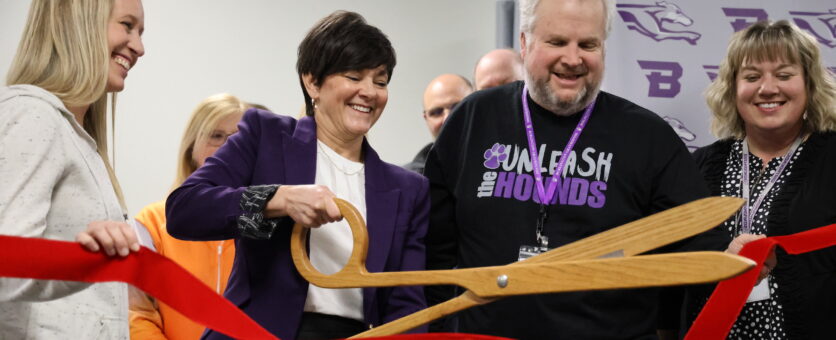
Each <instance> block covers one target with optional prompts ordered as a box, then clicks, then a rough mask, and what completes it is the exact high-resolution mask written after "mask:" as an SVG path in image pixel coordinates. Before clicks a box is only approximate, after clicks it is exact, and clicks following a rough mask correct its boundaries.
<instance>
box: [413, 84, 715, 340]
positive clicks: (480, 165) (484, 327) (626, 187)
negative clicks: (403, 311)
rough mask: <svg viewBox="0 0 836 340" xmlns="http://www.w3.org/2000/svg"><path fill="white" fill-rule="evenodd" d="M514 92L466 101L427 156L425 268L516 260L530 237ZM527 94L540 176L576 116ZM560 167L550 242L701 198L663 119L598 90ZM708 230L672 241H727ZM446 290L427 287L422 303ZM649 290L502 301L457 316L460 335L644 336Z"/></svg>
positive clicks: (534, 212)
mask: <svg viewBox="0 0 836 340" xmlns="http://www.w3.org/2000/svg"><path fill="white" fill-rule="evenodd" d="M522 87H523V83H522V82H516V83H512V84H508V85H505V86H502V87H498V88H494V89H490V90H487V91H481V92H477V93H475V94H473V95H471V96H470V97H468V98H467V99H465V100H464V101H463V102H462V103H461V104H460V105H459V106H458V107H457V109H456V110H455V111H454V112H453V114H452V115H451V117H450V118H449V119H448V121H447V122H446V125H445V127H444V129H443V130H442V133H441V135H440V136H439V137H438V140H437V141H436V143H435V145H434V148H433V149H432V151H431V152H430V155H429V158H428V160H427V164H426V169H425V175H426V176H427V177H429V179H430V195H431V201H432V209H431V216H430V230H429V233H428V235H427V267H428V268H429V269H446V268H452V267H455V266H457V267H459V268H470V267H482V266H492V265H503V264H508V263H512V262H514V261H516V260H517V257H518V253H519V248H520V246H521V245H535V244H536V240H535V224H536V220H537V217H538V212H539V203H537V202H539V198H537V190H536V188H535V186H534V177H533V176H532V172H531V168H532V166H531V161H530V160H529V159H530V157H529V153H528V143H527V139H526V137H525V129H524V126H523V115H522V104H521V101H520V97H521V94H522ZM528 100H529V106H530V107H531V111H532V112H531V116H532V121H533V124H534V131H535V136H536V140H537V144H538V145H537V147H538V151H539V154H540V159H541V162H540V165H539V166H540V167H541V168H542V169H546V170H545V171H546V172H543V178H544V182H545V183H548V179H550V178H551V174H552V173H553V171H554V170H553V169H554V167H556V165H557V163H558V160H559V158H560V153H561V152H562V150H563V147H564V146H565V145H566V143H567V141H568V140H569V138H570V136H571V133H572V131H573V130H574V129H575V127H576V126H577V124H578V121H579V120H580V117H581V114H574V115H572V116H568V117H561V116H557V115H555V114H553V113H551V112H549V111H547V110H546V109H544V108H542V107H540V106H539V105H537V104H536V103H534V102H533V101H531V100H530V98H529V99H528ZM566 164H567V165H566V176H565V178H564V179H563V180H561V183H560V185H559V186H558V188H557V190H556V192H557V193H556V195H555V198H554V201H553V202H554V204H552V205H551V206H549V218H548V220H547V221H546V225H545V230H544V232H545V235H546V236H548V237H549V245H550V247H559V246H561V245H564V244H567V243H570V242H572V241H576V240H579V239H582V238H585V237H588V236H591V235H593V234H596V233H598V232H601V231H604V230H607V229H610V228H613V227H617V226H619V225H622V224H624V223H627V222H630V221H633V220H636V219H639V218H641V217H644V216H647V215H650V214H653V213H655V212H659V211H662V210H665V209H668V208H671V207H674V206H677V205H680V204H683V203H687V202H690V201H692V200H695V199H698V198H701V197H704V196H707V194H708V192H707V189H706V187H705V184H704V182H703V180H702V176H700V174H699V172H698V171H697V168H696V166H695V164H694V161H693V160H692V158H691V157H690V154H689V153H688V151H687V149H686V147H685V145H684V144H683V143H682V142H681V141H680V140H679V138H678V137H677V135H676V134H675V133H674V131H673V130H672V129H671V128H670V127H669V126H668V124H667V123H665V122H664V121H663V120H662V119H661V118H659V117H658V116H656V115H655V114H654V113H652V112H650V111H648V110H646V109H644V108H641V107H639V106H637V105H635V104H633V103H631V102H629V101H627V100H625V99H622V98H620V97H617V96H614V95H612V94H608V93H605V92H601V93H600V94H599V95H598V99H597V103H596V105H595V109H594V110H593V112H592V116H591V118H590V120H589V122H588V124H587V126H586V128H585V129H584V130H583V133H582V134H581V136H580V138H579V140H578V141H577V144H576V145H575V148H574V150H573V152H572V153H571V154H570V156H569V159H568V160H567V162H566ZM535 200H536V201H535ZM712 235H714V234H713V233H712ZM716 235H717V237H716V238H714V237H712V238H708V239H706V238H703V237H700V238H697V239H696V240H691V241H689V242H683V243H682V247H679V249H688V250H691V249H705V248H710V249H724V248H725V245H727V244H728V239H727V238H725V237H724V235H723V234H722V231H720V230H719V229H718V230H717V232H716ZM450 294H451V293H450V292H449V291H448V290H446V289H444V288H428V289H427V298H428V300H429V302H430V304H435V303H438V302H441V301H444V300H446V299H448V298H449V297H450ZM657 295H658V291H657V290H656V289H635V290H614V291H598V292H577V293H562V294H548V295H536V296H521V297H511V298H505V299H502V300H500V301H498V302H494V303H491V304H488V305H485V306H480V307H475V308H471V309H469V310H466V311H463V312H461V313H460V314H459V315H458V323H459V331H462V332H469V333H480V334H491V335H498V336H508V337H514V338H523V339H544V338H548V339H555V338H559V339H636V338H645V337H647V338H655V336H656V335H655V322H656V310H657V307H656V303H657V301H656V299H657Z"/></svg>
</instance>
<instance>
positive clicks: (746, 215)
mask: <svg viewBox="0 0 836 340" xmlns="http://www.w3.org/2000/svg"><path fill="white" fill-rule="evenodd" d="M801 139H802V138H801V136H800V135H799V136H798V138H796V139H795V142H793V143H792V146H791V147H790V149H789V150H787V154H785V155H784V159H782V160H781V164H780V165H778V169H776V170H775V173H774V174H772V177H771V178H769V182H767V183H766V187H764V189H763V191H761V194H760V195H758V197H757V198H756V199H755V204H753V205H752V209H751V211H750V209H749V199H750V198H749V196H750V194H749V143H748V141H747V139H745V138H744V139H743V151H742V153H743V170H742V174H741V177H743V178H742V179H741V181H742V182H743V183H742V184H741V186H742V187H743V188H742V190H743V199H744V200H746V203H745V204H743V211H742V215H743V216H741V217H740V218H741V220H742V223H741V224H742V225H741V226H740V233H741V234H749V233H751V232H752V220H753V219H754V218H755V213H756V212H757V211H758V208H760V206H761V203H763V200H764V198H766V195H767V194H769V190H772V186H774V185H775V182H777V181H778V177H781V173H782V172H784V168H786V167H787V164H789V163H790V158H792V155H793V154H795V151H796V150H798V146H799V145H801Z"/></svg>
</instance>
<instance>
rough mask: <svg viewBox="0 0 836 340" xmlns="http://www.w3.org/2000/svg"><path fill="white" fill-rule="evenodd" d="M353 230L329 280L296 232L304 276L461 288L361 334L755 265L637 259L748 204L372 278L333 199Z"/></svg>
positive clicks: (695, 255) (679, 212)
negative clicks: (527, 299) (485, 263)
mask: <svg viewBox="0 0 836 340" xmlns="http://www.w3.org/2000/svg"><path fill="white" fill-rule="evenodd" d="M335 201H336V203H337V206H338V207H339V208H340V212H341V213H342V215H343V217H344V218H345V219H346V221H347V222H348V225H349V226H350V227H351V231H352V234H353V235H354V248H353V250H352V252H351V256H350V257H349V259H348V263H347V264H346V265H345V267H343V268H342V269H341V270H340V271H339V272H337V273H334V274H331V275H325V274H322V273H321V272H319V271H318V270H316V268H314V266H313V265H312V264H311V261H310V258H309V257H308V253H307V251H306V244H307V235H308V233H307V229H306V228H304V227H302V226H301V225H298V224H297V225H295V226H294V227H293V234H292V235H291V239H290V248H291V253H292V255H293V262H294V264H295V265H296V269H297V270H298V271H299V273H300V274H301V275H302V277H304V278H305V279H306V280H308V281H309V282H310V283H312V284H314V285H317V286H319V287H324V288H358V287H390V286H414V285H457V286H461V287H464V288H466V289H467V291H466V292H464V293H463V294H461V295H459V296H458V297H456V298H453V299H451V300H448V301H445V302H443V303H440V304H437V305H435V306H432V307H429V308H427V309H424V310H421V311H418V312H416V313H413V314H410V315H407V316H405V317H402V318H400V319H398V320H395V321H392V322H389V323H387V324H384V325H381V326H379V327H376V328H374V329H371V330H368V331H366V332H363V333H360V334H357V335H355V336H354V337H353V338H362V337H371V336H385V335H392V334H397V333H402V332H405V331H408V330H410V329H413V328H415V327H418V326H420V325H423V324H426V323H429V322H431V321H433V320H435V319H438V318H441V317H444V316H446V315H450V314H453V313H455V312H458V311H461V310H464V309H467V308H470V307H473V306H478V305H483V304H486V303H490V302H493V301H496V300H498V299H500V298H503V297H506V296H513V295H524V294H543V293H557V292H571V291H584V290H600V289H621V288H640V287H660V286H673V285H684V284H698V283H707V282H715V281H720V280H724V279H727V278H730V277H734V276H736V275H738V274H741V273H743V272H745V271H746V270H748V269H749V268H751V267H753V266H754V265H755V263H754V262H752V261H751V260H749V259H746V258H743V257H740V256H736V255H731V254H726V253H722V252H712V251H703V252H684V253H671V254H660V255H644V256H633V255H638V254H641V253H644V252H646V251H649V250H652V249H656V248H659V247H661V246H664V245H667V244H670V243H673V242H676V241H678V240H681V239H684V238H687V237H690V236H693V235H696V234H699V233H701V232H703V231H706V230H708V229H711V228H712V227H715V226H717V225H719V224H720V223H722V222H723V221H725V220H726V219H728V218H729V216H731V215H732V214H733V213H735V212H736V211H737V210H738V209H739V208H740V206H741V204H742V203H743V200H741V199H739V198H733V197H711V198H705V199H701V200H697V201H694V202H691V203H687V204H683V205H681V206H678V207H675V208H671V209H668V210H665V211H662V212H660V213H657V214H654V215H651V216H647V217H645V218H642V219H639V220H636V221H633V222H630V223H627V224H625V225H622V226H620V227H616V228H613V229H610V230H607V231H604V232H601V233H598V234H596V235H593V236H590V237H587V238H584V239H581V240H578V241H575V242H573V243H569V244H567V245H564V246H562V247H559V248H555V249H552V250H550V251H548V252H545V253H542V254H540V255H537V256H534V257H531V258H528V259H526V260H524V261H520V262H515V263H511V264H508V265H504V266H493V267H479V268H467V269H451V270H427V271H406V272H382V273H369V272H368V270H367V269H366V266H365V261H366V252H367V250H368V234H367V232H366V224H365V222H363V218H362V216H361V215H360V213H359V212H358V211H357V209H355V208H354V206H352V205H351V204H350V203H348V202H346V201H344V200H341V199H335Z"/></svg>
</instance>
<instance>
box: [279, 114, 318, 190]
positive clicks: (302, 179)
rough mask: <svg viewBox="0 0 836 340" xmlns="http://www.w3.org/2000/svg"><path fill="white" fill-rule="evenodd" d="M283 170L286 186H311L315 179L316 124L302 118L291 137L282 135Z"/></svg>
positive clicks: (311, 119)
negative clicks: (283, 140) (283, 139)
mask: <svg viewBox="0 0 836 340" xmlns="http://www.w3.org/2000/svg"><path fill="white" fill-rule="evenodd" d="M282 138H285V143H283V145H282V147H283V151H284V170H285V174H286V176H287V177H286V179H287V183H286V184H313V182H314V180H315V179H316V122H315V121H314V119H313V117H303V118H302V119H299V122H298V123H296V129H294V130H293V135H292V136H289V135H284V136H282Z"/></svg>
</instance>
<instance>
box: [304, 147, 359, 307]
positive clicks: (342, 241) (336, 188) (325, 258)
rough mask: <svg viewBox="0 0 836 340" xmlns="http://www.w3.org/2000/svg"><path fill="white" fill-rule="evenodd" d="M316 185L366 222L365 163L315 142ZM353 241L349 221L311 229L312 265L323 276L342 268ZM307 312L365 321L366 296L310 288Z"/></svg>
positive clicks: (347, 290) (348, 290)
mask: <svg viewBox="0 0 836 340" xmlns="http://www.w3.org/2000/svg"><path fill="white" fill-rule="evenodd" d="M316 144H317V152H316V179H315V182H314V183H315V184H317V185H324V186H326V187H328V188H329V189H331V191H332V192H333V193H334V194H335V195H337V197H339V198H341V199H344V200H346V201H349V202H351V204H353V205H354V207H356V208H357V210H358V211H360V215H362V216H363V219H366V186H365V185H366V178H365V173H366V171H365V168H364V164H363V163H357V162H352V161H350V160H348V159H346V158H345V157H343V156H340V155H339V154H337V153H336V152H335V151H334V150H332V149H331V148H329V147H328V146H327V145H325V143H322V142H320V141H319V140H317V141H316ZM353 240H354V238H353V237H352V236H351V229H350V228H349V227H348V222H346V221H345V219H343V220H342V221H339V222H334V223H328V224H325V225H323V226H321V227H319V228H313V229H311V235H310V245H311V246H310V248H311V252H310V257H311V263H312V264H313V266H314V267H316V269H317V270H319V271H320V272H322V273H324V274H333V273H336V272H338V271H339V270H340V269H342V267H343V266H345V264H346V263H347V262H348V257H349V256H350V255H351V250H352V247H353V244H354V243H353ZM305 311H306V312H316V313H322V314H329V315H337V316H342V317H344V318H349V319H354V320H358V321H361V322H362V321H363V294H362V291H361V289H360V288H344V289H329V288H319V287H317V286H314V285H309V286H308V298H307V300H305Z"/></svg>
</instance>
